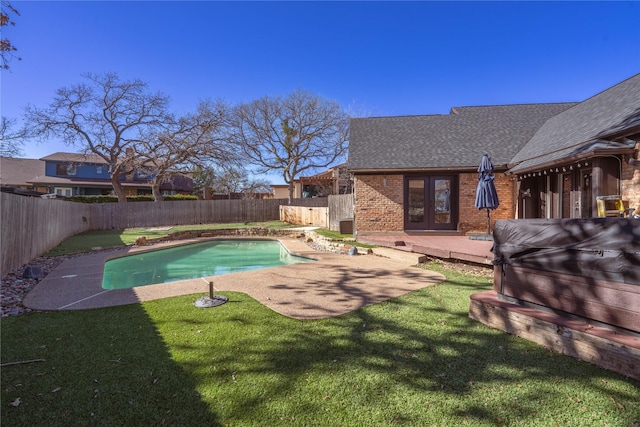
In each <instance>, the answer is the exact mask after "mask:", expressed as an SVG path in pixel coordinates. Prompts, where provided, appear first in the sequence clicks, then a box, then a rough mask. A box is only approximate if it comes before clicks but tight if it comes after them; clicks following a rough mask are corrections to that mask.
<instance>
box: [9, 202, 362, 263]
mask: <svg viewBox="0 0 640 427" xmlns="http://www.w3.org/2000/svg"><path fill="white" fill-rule="evenodd" d="M0 195H1V199H0V202H1V207H0V213H1V215H0V216H1V219H2V222H1V223H0V233H1V234H0V237H1V239H2V245H1V247H0V255H1V256H2V258H1V265H0V268H1V270H0V273H1V275H2V276H4V275H5V274H6V273H8V272H9V271H10V270H12V269H15V268H18V267H20V266H21V265H23V264H25V263H27V262H29V261H30V260H32V259H34V258H36V257H38V256H40V255H42V254H44V253H46V252H47V251H49V250H50V249H52V248H54V247H55V246H57V245H58V244H59V243H60V242H62V241H63V240H64V239H65V238H67V237H69V236H72V235H74V234H77V233H81V232H83V231H89V230H120V229H124V228H138V227H159V226H169V225H192V224H212V223H227V222H231V223H234V222H256V221H274V220H278V219H279V218H280V206H281V205H286V204H287V200H286V199H265V200H250V199H247V200H198V201H192V200H190V201H171V202H169V201H167V202H162V203H156V202H136V203H105V204H84V203H74V202H67V201H63V200H56V199H40V198H35V197H24V196H17V195H15V194H9V193H0ZM331 197H338V198H340V197H345V196H331ZM346 197H351V196H346ZM334 200H337V199H334ZM351 200H352V199H351ZM328 203H329V201H328V199H327V198H315V199H294V200H293V202H292V205H296V206H303V207H307V208H309V207H312V208H316V207H317V208H325V209H326V208H327V207H328ZM329 211H331V210H330V209H329Z"/></svg>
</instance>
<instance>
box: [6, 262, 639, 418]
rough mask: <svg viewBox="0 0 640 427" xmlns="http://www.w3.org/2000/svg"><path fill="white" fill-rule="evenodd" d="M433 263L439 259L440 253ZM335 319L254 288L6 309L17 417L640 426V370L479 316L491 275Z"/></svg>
mask: <svg viewBox="0 0 640 427" xmlns="http://www.w3.org/2000/svg"><path fill="white" fill-rule="evenodd" d="M430 268H433V269H438V268H439V267H438V266H436V265H431V266H430ZM443 272H444V273H445V274H446V275H447V277H448V280H447V281H446V282H444V283H442V284H440V285H437V286H434V287H429V288H425V289H423V290H420V291H416V292H413V293H411V294H409V295H406V296H404V297H401V298H397V299H394V300H391V301H388V302H386V303H381V304H376V305H374V306H371V307H367V308H365V309H361V310H359V311H356V312H353V313H351V314H348V315H345V316H341V317H338V318H334V319H326V320H314V321H300V320H293V319H289V318H286V317H283V316H281V315H279V314H276V313H275V312H273V311H271V310H270V309H268V308H267V307H265V306H262V305H261V304H259V303H258V302H256V301H254V300H253V299H251V298H249V297H248V296H246V295H245V294H240V293H231V292H229V293H223V294H224V295H226V296H227V297H228V298H229V302H228V303H227V304H224V305H222V306H219V307H216V308H211V309H199V308H195V307H194V306H193V302H194V300H195V298H196V297H197V295H192V296H183V297H175V298H169V299H164V300H157V301H151V302H145V303H142V304H134V305H129V306H124V307H113V308H107V309H100V310H91V311H78V312H50V313H32V314H26V315H22V316H18V317H13V318H6V319H3V320H2V324H1V332H2V357H1V359H2V363H8V362H17V361H28V360H34V359H44V361H42V362H32V363H24V364H16V365H9V366H4V367H2V372H1V373H2V376H1V379H2V398H1V411H2V412H1V416H2V425H7V426H31V425H46V426H58V425H59V426H72V425H83V426H84V425H95V426H114V425H123V426H124V425H127V426H129V425H131V426H134V425H140V426H142V425H144V426H151V425H154V426H155V425H181V426H190V425H203V426H204V425H207V426H214V425H234V426H274V425H301V426H303V425H304V426H386V425H409V426H465V425H467V426H494V425H510V426H515V425H517V426H556V425H557V426H611V427H613V426H616V427H617V426H620V427H622V426H629V427H631V426H638V424H639V423H640V383H639V382H637V381H633V380H629V379H625V378H624V377H623V376H621V375H618V374H614V373H612V372H609V371H605V370H602V369H599V368H597V367H595V366H593V365H590V364H588V363H584V362H579V361H577V360H574V359H572V358H569V357H566V356H562V355H560V354H557V353H553V352H550V351H547V350H545V349H544V348H542V347H540V346H538V345H536V344H533V343H531V342H528V341H526V340H523V339H520V338H517V337H514V336H512V335H508V334H505V333H503V332H500V331H496V330H492V329H489V328H487V327H485V326H483V325H482V324H479V323H477V322H475V321H473V320H471V319H469V317H468V306H469V295H471V294H472V293H475V292H478V291H481V290H485V289H489V288H490V282H489V279H486V278H478V277H474V276H466V275H462V274H458V273H456V272H453V271H448V270H443Z"/></svg>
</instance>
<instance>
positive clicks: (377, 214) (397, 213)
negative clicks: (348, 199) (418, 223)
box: [354, 175, 404, 232]
mask: <svg viewBox="0 0 640 427" xmlns="http://www.w3.org/2000/svg"><path fill="white" fill-rule="evenodd" d="M403 185H404V177H403V176H402V175H357V176H355V177H354V188H355V199H356V206H355V212H354V213H355V230H356V231H376V232H377V231H403V230H404V216H403V215H404V210H403V206H402V203H403Z"/></svg>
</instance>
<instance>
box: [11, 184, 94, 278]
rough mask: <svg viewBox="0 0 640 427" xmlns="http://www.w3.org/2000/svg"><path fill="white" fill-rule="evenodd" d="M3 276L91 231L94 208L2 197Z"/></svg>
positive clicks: (48, 200)
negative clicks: (79, 234) (91, 209)
mask: <svg viewBox="0 0 640 427" xmlns="http://www.w3.org/2000/svg"><path fill="white" fill-rule="evenodd" d="M0 206H1V207H0V218H1V220H0V221H1V222H0V238H1V239H2V242H1V244H0V257H1V259H0V273H1V274H2V277H4V275H5V274H7V273H8V272H9V271H10V270H13V269H14V268H18V267H20V266H21V265H22V264H25V263H27V262H29V261H31V260H32V259H34V258H36V257H38V256H40V255H42V254H44V253H46V252H47V251H49V250H50V249H53V248H54V247H56V246H57V245H58V244H59V243H60V242H61V241H63V240H64V239H66V238H67V237H69V236H72V235H74V234H77V233H81V232H83V231H87V230H89V218H90V209H89V208H90V205H84V204H81V203H69V202H65V201H63V200H56V199H40V198H36V197H25V196H18V195H15V194H9V193H0Z"/></svg>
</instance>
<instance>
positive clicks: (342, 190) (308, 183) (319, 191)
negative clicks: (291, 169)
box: [300, 163, 353, 197]
mask: <svg viewBox="0 0 640 427" xmlns="http://www.w3.org/2000/svg"><path fill="white" fill-rule="evenodd" d="M300 184H301V185H302V197H327V196H333V195H338V194H351V193H352V192H353V182H352V180H351V175H350V174H349V173H348V172H347V164H346V163H343V164H341V165H338V166H334V167H332V168H329V169H328V170H326V171H325V172H321V173H319V174H316V175H313V176H303V177H301V178H300Z"/></svg>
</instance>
